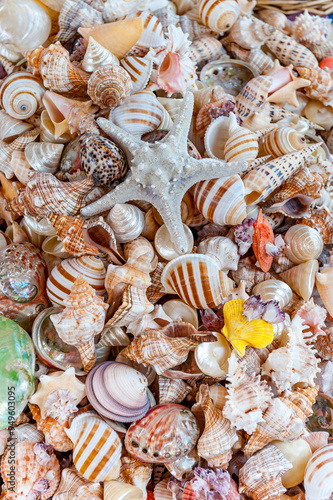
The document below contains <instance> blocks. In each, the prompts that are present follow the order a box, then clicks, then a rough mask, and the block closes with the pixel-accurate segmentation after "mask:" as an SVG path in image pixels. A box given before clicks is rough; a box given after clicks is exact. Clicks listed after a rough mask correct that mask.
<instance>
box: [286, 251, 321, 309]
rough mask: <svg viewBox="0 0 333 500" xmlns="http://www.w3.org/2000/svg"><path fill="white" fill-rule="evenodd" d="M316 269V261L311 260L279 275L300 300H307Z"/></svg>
mask: <svg viewBox="0 0 333 500" xmlns="http://www.w3.org/2000/svg"><path fill="white" fill-rule="evenodd" d="M318 268H319V264H318V261H317V260H315V259H312V260H308V261H307V262H304V263H302V264H299V265H298V266H295V267H292V268H291V269H289V270H288V271H284V272H283V273H280V276H281V278H282V279H283V280H284V281H285V282H286V283H287V284H288V285H289V286H290V287H291V288H292V289H293V290H294V292H296V293H297V294H298V295H299V296H300V297H302V299H304V300H309V299H310V297H311V295H312V292H313V287H314V284H315V277H316V273H317V272H318Z"/></svg>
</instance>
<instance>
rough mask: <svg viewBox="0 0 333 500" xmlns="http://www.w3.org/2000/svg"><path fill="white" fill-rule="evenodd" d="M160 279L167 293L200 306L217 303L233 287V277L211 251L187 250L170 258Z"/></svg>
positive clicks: (213, 305)
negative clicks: (228, 274)
mask: <svg viewBox="0 0 333 500" xmlns="http://www.w3.org/2000/svg"><path fill="white" fill-rule="evenodd" d="M161 282H162V284H163V286H164V288H165V290H167V292H168V293H177V295H179V297H180V298H181V299H182V300H183V301H184V302H185V303H186V304H187V305H191V306H193V307H196V308H199V309H208V308H210V307H216V306H217V305H218V304H220V303H221V301H222V298H223V297H226V296H227V295H229V293H230V292H231V290H232V288H233V281H232V280H230V278H228V277H227V276H226V275H225V274H224V273H223V272H222V271H221V270H220V264H219V262H218V261H217V260H216V259H215V258H214V257H211V256H210V255H195V254H189V255H182V256H181V257H177V258H176V259H173V260H172V261H171V262H169V263H168V264H167V265H166V266H165V268H164V270H163V273H162V276H161Z"/></svg>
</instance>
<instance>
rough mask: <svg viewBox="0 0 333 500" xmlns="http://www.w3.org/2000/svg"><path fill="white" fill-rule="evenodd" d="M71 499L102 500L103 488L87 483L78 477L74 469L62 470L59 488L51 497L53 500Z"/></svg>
mask: <svg viewBox="0 0 333 500" xmlns="http://www.w3.org/2000/svg"><path fill="white" fill-rule="evenodd" d="M69 498H73V499H75V500H80V499H82V500H83V499H84V498H90V499H91V500H98V499H102V498H103V488H102V486H101V485H100V484H99V483H93V482H91V481H87V480H86V479H84V478H83V477H82V476H80V475H79V474H78V473H77V472H76V470H75V469H74V468H70V469H63V470H62V472H61V480H60V484H59V487H58V489H57V491H56V492H55V494H54V495H53V500H65V499H69Z"/></svg>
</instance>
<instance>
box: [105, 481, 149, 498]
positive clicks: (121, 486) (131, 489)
mask: <svg viewBox="0 0 333 500" xmlns="http://www.w3.org/2000/svg"><path fill="white" fill-rule="evenodd" d="M103 498H104V500H142V499H143V493H142V490H141V489H140V488H138V487H137V486H133V485H132V484H127V483H123V482H120V481H104V496H103Z"/></svg>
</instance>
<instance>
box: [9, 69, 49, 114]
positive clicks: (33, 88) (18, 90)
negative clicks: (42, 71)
mask: <svg viewBox="0 0 333 500" xmlns="http://www.w3.org/2000/svg"><path fill="white" fill-rule="evenodd" d="M44 93H45V89H44V87H43V85H42V84H41V82H40V80H39V79H38V78H37V77H35V76H33V75H32V74H31V73H28V72H26V71H19V72H17V73H12V74H11V75H9V76H7V77H6V78H5V79H4V80H3V82H2V85H1V89H0V102H1V106H2V107H3V109H4V110H5V111H6V113H8V114H9V115H10V116H12V117H13V118H17V119H19V120H25V119H27V118H29V117H30V116H32V115H33V114H34V113H36V111H38V110H39V109H40V108H41V106H42V105H43V103H42V98H43V95H44Z"/></svg>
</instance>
